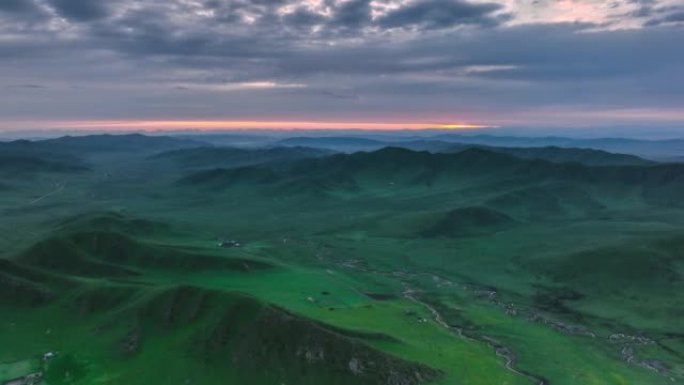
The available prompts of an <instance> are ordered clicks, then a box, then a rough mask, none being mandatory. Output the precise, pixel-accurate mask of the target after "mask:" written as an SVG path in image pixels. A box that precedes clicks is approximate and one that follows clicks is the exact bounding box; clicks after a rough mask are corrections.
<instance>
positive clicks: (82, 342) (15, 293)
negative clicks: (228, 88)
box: [0, 148, 684, 385]
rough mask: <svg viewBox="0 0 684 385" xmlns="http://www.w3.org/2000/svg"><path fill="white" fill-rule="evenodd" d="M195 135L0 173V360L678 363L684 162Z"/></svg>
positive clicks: (264, 374) (487, 369)
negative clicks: (221, 140) (226, 145)
mask: <svg viewBox="0 0 684 385" xmlns="http://www.w3.org/2000/svg"><path fill="white" fill-rule="evenodd" d="M205 150H206V151H207V152H206V153H205V152H204V151H205ZM205 150H200V149H188V150H186V149H180V150H178V151H176V150H173V151H171V152H166V153H165V154H163V155H159V156H152V158H151V157H150V153H140V152H138V150H136V149H135V148H131V149H128V150H122V152H118V153H117V152H112V153H110V154H108V155H106V156H105V155H102V154H99V153H97V154H96V155H95V156H94V157H91V158H89V159H95V160H96V161H93V162H92V163H91V164H90V167H91V170H90V171H88V172H56V173H55V172H40V173H38V174H35V175H24V176H20V177H17V178H13V179H12V180H11V182H8V185H9V186H10V187H11V188H8V189H4V190H0V213H2V215H0V231H1V232H2V234H3V237H1V238H0V312H1V313H0V314H3V318H2V320H0V381H5V380H9V379H10V377H11V378H14V377H17V376H22V375H26V374H29V373H30V372H34V371H38V370H40V371H43V372H44V373H45V376H46V377H45V379H46V383H47V385H55V384H56V385H60V384H62V383H72V384H77V385H80V384H83V385H85V384H107V385H119V384H134V385H135V384H149V383H157V382H162V383H169V384H187V383H190V384H198V385H214V384H216V385H218V384H221V385H224V384H254V385H262V384H263V385H270V384H281V383H285V384H293V383H296V384H311V385H317V384H340V385H342V384H344V385H346V384H351V383H354V384H356V383H360V384H368V385H371V384H373V385H375V384H388V385H400V384H401V385H413V384H436V385H446V384H449V385H451V384H463V385H490V384H510V385H517V384H539V383H545V384H560V385H578V384H581V385H587V384H588V385H606V384H610V385H612V384H615V385H625V384H628V385H632V384H634V385H643V384H648V385H661V384H672V383H679V382H682V381H684V358H683V357H684V339H682V333H681V332H680V330H679V328H678V325H679V323H680V322H679V320H680V319H681V318H682V312H681V309H682V308H683V305H684V302H683V301H684V297H683V296H682V294H681V293H684V290H682V289H684V288H682V282H684V261H682V258H681V253H680V250H681V248H682V246H683V245H684V243H683V241H682V239H684V238H683V237H682V231H681V229H682V228H683V227H684V209H683V208H682V207H681V202H680V199H679V197H680V196H681V193H682V192H683V191H684V185H682V182H684V172H683V170H684V169H682V167H681V166H679V165H660V164H653V165H651V164H648V165H623V166H617V165H611V166H588V165H586V164H581V163H582V162H579V161H578V162H573V163H567V162H552V161H545V160H539V159H523V158H521V157H519V156H513V155H509V154H502V153H500V152H496V151H490V150H486V149H482V148H476V149H468V150H466V151H460V152H458V153H428V152H420V151H411V150H407V149H400V148H386V149H383V150H379V151H374V152H369V153H354V154H333V155H324V154H320V153H318V151H316V150H314V151H310V150H303V149H286V150H282V149H272V150H245V151H242V150H234V149H205ZM302 151H303V152H302ZM548 151H553V150H552V149H548ZM582 153H584V152H577V153H576V154H582ZM282 154H284V155H283V157H281V155H282ZM310 155H312V156H310ZM589 155H591V154H589ZM300 156H301V157H300ZM559 157H562V156H561V155H559ZM36 175H37V176H38V177H37V176H36ZM227 240H230V241H233V242H224V241H227ZM46 352H56V353H57V355H56V358H55V359H54V361H50V362H48V363H43V362H42V361H41V359H40V357H41V355H42V354H44V353H46ZM67 373H69V374H68V375H67Z"/></svg>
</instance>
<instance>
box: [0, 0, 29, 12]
mask: <svg viewBox="0 0 684 385" xmlns="http://www.w3.org/2000/svg"><path fill="white" fill-rule="evenodd" d="M37 10H38V7H37V6H36V3H34V2H33V1H32V0H2V1H0V11H4V12H12V13H31V12H36V11H37Z"/></svg>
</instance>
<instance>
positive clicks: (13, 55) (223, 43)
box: [0, 0, 684, 137]
mask: <svg viewBox="0 0 684 385" xmlns="http://www.w3.org/2000/svg"><path fill="white" fill-rule="evenodd" d="M683 44H684V1H682V0H612V1H611V0H607V1H606V0H372V1H371V0H303V1H291V0H252V1H246V0H231V1H229V0H164V1H160V0H107V1H100V0H0V131H15V132H16V131H19V132H21V131H27V132H28V131H30V130H51V129H54V130H59V129H83V130H136V129H143V130H158V129H221V128H230V129H234V128H264V129H274V128H288V129H296V128H306V129H311V128H316V127H320V128H323V129H334V128H344V129H354V128H357V129H399V128H406V129H425V128H441V129H476V128H477V129H487V128H492V129H497V130H500V129H501V128H502V127H503V128H506V127H518V128H519V127H524V128H525V129H531V130H532V132H534V130H535V129H536V130H538V132H547V131H554V132H556V131H560V132H564V133H568V134H572V133H573V132H585V133H586V132H606V133H608V132H610V133H611V135H615V134H620V133H621V132H622V131H624V132H625V133H626V134H629V133H631V134H634V133H637V134H641V135H642V136H643V135H648V134H649V132H653V133H656V132H657V133H660V134H659V135H672V136H674V135H677V136H682V137H684V49H683V48H682V45H683ZM621 130H622V131H621Z"/></svg>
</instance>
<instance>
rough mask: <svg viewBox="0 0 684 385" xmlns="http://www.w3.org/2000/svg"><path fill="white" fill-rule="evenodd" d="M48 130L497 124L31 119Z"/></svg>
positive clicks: (435, 127) (456, 127) (472, 126)
mask: <svg viewBox="0 0 684 385" xmlns="http://www.w3.org/2000/svg"><path fill="white" fill-rule="evenodd" d="M32 124H33V125H39V126H42V128H50V129H75V130H141V131H165V130H170V131H173V130H199V131H205V130H206V131H211V130H469V129H480V128H493V127H496V126H490V125H479V124H465V123H446V124H445V123H415V122H413V123H378V122H326V121H321V122H316V121H247V120H245V121H236V120H93V121H60V122H42V123H38V122H34V123H32Z"/></svg>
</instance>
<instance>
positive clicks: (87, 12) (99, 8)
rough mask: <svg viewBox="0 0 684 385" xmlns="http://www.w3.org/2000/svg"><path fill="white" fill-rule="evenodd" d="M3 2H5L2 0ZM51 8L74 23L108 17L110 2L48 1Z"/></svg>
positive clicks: (84, 0) (88, 0) (85, 0)
mask: <svg viewBox="0 0 684 385" xmlns="http://www.w3.org/2000/svg"><path fill="white" fill-rule="evenodd" d="M3 1H5V0H3ZM49 2H50V4H51V5H52V7H53V8H54V9H55V10H56V11H57V12H58V13H59V14H60V15H62V16H63V17H65V18H67V19H70V20H76V21H91V20H97V19H102V18H104V17H107V16H108V15H109V12H110V9H109V8H108V7H109V4H110V3H111V2H112V1H110V0H107V1H101V0H49Z"/></svg>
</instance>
